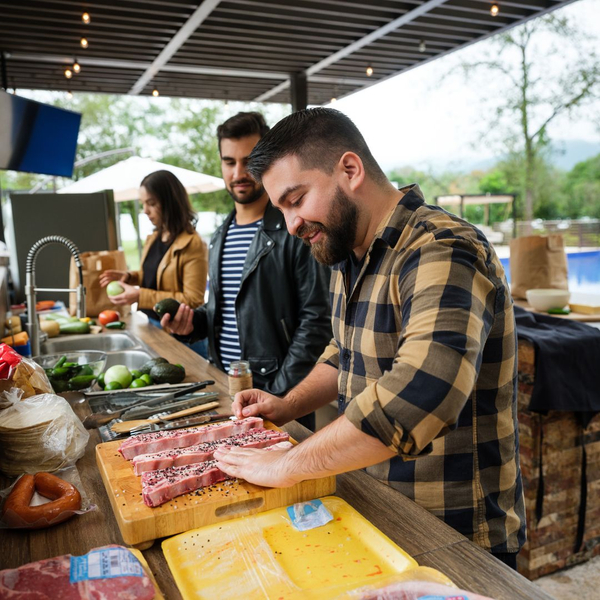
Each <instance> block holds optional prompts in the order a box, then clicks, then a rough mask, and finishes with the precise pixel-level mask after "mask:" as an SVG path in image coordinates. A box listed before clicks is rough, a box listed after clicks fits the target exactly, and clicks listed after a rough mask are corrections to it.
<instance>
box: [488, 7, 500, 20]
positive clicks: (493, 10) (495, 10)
mask: <svg viewBox="0 0 600 600" xmlns="http://www.w3.org/2000/svg"><path fill="white" fill-rule="evenodd" d="M499 12H500V7H499V6H498V5H497V4H492V7H491V8H490V14H491V15H492V17H496V16H498V13H499Z"/></svg>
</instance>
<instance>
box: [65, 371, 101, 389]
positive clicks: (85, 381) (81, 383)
mask: <svg viewBox="0 0 600 600" xmlns="http://www.w3.org/2000/svg"><path fill="white" fill-rule="evenodd" d="M94 379H96V377H95V375H76V376H75V377H71V379H69V389H70V390H81V389H83V388H85V387H88V386H89V385H91V384H92V382H93V381H94Z"/></svg>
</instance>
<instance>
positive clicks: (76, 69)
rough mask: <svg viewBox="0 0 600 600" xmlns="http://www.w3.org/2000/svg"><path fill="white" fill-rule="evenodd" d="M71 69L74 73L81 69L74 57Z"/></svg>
mask: <svg viewBox="0 0 600 600" xmlns="http://www.w3.org/2000/svg"><path fill="white" fill-rule="evenodd" d="M73 71H74V72H75V73H79V72H80V71H81V65H80V64H79V63H78V62H77V59H75V62H74V63H73Z"/></svg>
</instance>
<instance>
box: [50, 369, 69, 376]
mask: <svg viewBox="0 0 600 600" xmlns="http://www.w3.org/2000/svg"><path fill="white" fill-rule="evenodd" d="M70 370H71V369H70V367H54V369H52V377H57V378H62V377H63V376H64V375H67V374H68V373H69V371H70Z"/></svg>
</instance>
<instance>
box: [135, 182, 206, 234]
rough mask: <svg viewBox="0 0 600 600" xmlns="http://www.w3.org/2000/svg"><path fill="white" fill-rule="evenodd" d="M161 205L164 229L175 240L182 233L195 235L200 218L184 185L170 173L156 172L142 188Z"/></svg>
mask: <svg viewBox="0 0 600 600" xmlns="http://www.w3.org/2000/svg"><path fill="white" fill-rule="evenodd" d="M142 185H143V186H144V187H145V188H146V190H147V191H148V193H149V194H150V195H151V196H153V197H154V198H156V200H157V201H158V202H159V203H160V209H161V212H162V228H163V230H164V231H168V232H169V238H170V239H171V240H174V239H175V238H176V237H177V236H178V235H179V234H180V233H182V232H184V231H186V232H187V233H193V232H194V231H195V230H196V222H197V221H198V218H197V216H196V213H195V212H194V209H193V208H192V205H191V204H190V199H189V197H188V194H187V192H186V191H185V188H184V187H183V184H182V183H181V181H179V179H177V177H175V175H173V173H171V172H170V171H154V173H150V175H146V177H144V179H142V183H140V186H142Z"/></svg>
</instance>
